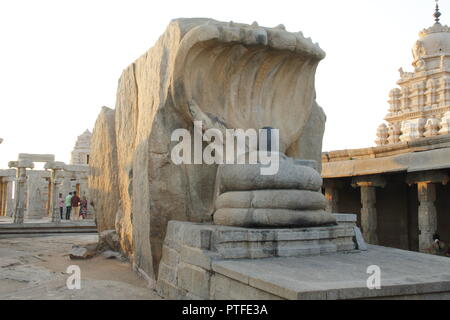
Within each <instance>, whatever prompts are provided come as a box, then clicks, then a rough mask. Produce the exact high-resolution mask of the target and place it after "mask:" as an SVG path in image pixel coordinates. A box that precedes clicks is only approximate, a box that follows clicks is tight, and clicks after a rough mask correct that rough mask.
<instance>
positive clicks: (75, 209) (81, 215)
mask: <svg viewBox="0 0 450 320" xmlns="http://www.w3.org/2000/svg"><path fill="white" fill-rule="evenodd" d="M58 206H59V212H60V214H61V220H62V219H64V207H65V208H66V215H65V218H66V220H80V219H86V218H87V213H88V202H87V199H86V197H85V196H83V197H81V199H80V197H79V196H78V195H77V192H76V191H73V192H69V194H68V195H67V196H66V197H65V198H63V194H62V193H60V194H59V199H58Z"/></svg>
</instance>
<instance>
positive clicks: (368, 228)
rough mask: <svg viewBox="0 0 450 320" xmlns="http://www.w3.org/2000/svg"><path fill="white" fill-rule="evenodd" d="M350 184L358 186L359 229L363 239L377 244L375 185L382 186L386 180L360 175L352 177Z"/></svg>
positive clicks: (380, 177)
mask: <svg viewBox="0 0 450 320" xmlns="http://www.w3.org/2000/svg"><path fill="white" fill-rule="evenodd" d="M352 186H353V187H359V188H360V192H361V229H362V232H363V236H364V240H365V241H366V242H367V243H370V244H378V234H377V228H378V214H377V207H376V187H381V188H384V187H385V186H386V180H385V179H384V178H383V177H382V176H360V177H355V178H353V181H352Z"/></svg>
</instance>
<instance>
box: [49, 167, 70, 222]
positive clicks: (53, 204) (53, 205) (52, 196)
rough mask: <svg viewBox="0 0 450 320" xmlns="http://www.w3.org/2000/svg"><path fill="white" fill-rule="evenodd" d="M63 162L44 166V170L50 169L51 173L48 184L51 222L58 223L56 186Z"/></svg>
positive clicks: (59, 220)
mask: <svg viewBox="0 0 450 320" xmlns="http://www.w3.org/2000/svg"><path fill="white" fill-rule="evenodd" d="M64 166H65V165H64V163H63V162H55V161H51V162H47V163H46V164H45V169H50V170H51V171H52V173H51V176H50V184H49V190H48V195H49V212H50V213H51V217H52V222H55V223H60V222H61V215H60V212H59V208H58V186H57V185H58V184H59V183H60V181H59V180H58V177H57V176H58V171H59V170H63V169H64Z"/></svg>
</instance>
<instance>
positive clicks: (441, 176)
mask: <svg viewBox="0 0 450 320" xmlns="http://www.w3.org/2000/svg"><path fill="white" fill-rule="evenodd" d="M448 181H449V177H448V175H447V173H446V172H444V171H439V170H434V171H424V172H414V173H409V174H408V175H407V177H406V183H408V184H409V185H411V184H413V183H416V184H417V192H418V198H419V210H418V215H419V217H418V218H419V219H418V220H419V251H420V252H428V249H429V248H430V247H431V244H432V243H433V235H434V234H435V233H436V231H437V227H438V226H437V212H436V206H435V204H434V202H435V201H436V184H438V183H442V184H444V185H445V184H447V183H448Z"/></svg>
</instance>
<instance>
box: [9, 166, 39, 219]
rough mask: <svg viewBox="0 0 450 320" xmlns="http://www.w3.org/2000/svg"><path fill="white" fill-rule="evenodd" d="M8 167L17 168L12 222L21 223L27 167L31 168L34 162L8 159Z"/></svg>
mask: <svg viewBox="0 0 450 320" xmlns="http://www.w3.org/2000/svg"><path fill="white" fill-rule="evenodd" d="M8 166H9V167H10V168H17V175H16V192H15V193H16V195H15V197H14V198H15V204H14V215H13V217H14V223H20V224H22V223H23V222H24V207H25V183H26V181H27V168H29V169H33V168H34V164H33V162H31V161H28V160H19V161H10V162H9V164H8Z"/></svg>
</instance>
